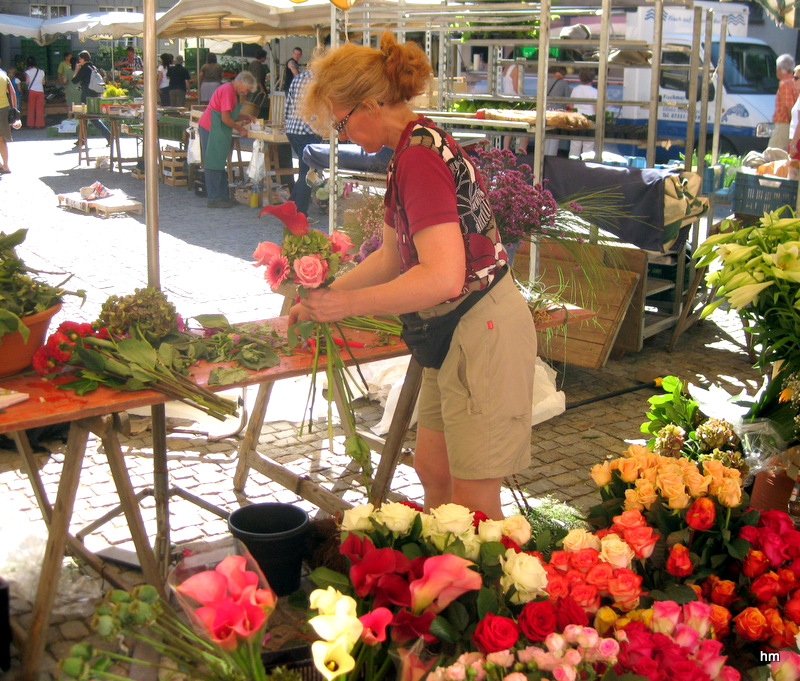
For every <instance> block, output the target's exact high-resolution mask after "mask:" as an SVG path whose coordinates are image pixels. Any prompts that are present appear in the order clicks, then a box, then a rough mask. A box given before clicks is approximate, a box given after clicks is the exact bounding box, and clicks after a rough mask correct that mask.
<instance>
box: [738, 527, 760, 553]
mask: <svg viewBox="0 0 800 681" xmlns="http://www.w3.org/2000/svg"><path fill="white" fill-rule="evenodd" d="M739 536H740V537H741V538H742V539H745V540H747V541H749V542H750V545H751V546H752V547H753V548H754V549H757V548H758V547H759V546H761V544H760V543H759V541H758V528H756V527H753V526H752V525H745V526H744V527H743V528H742V529H741V530H739Z"/></svg>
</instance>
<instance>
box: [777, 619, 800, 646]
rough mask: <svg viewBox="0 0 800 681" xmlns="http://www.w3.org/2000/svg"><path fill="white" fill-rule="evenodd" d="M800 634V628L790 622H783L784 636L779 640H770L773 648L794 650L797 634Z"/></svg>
mask: <svg viewBox="0 0 800 681" xmlns="http://www.w3.org/2000/svg"><path fill="white" fill-rule="evenodd" d="M798 633H800V627H798V626H797V625H796V624H795V623H794V622H792V621H790V620H783V636H782V637H780V638H779V639H778V638H776V639H774V642H773V639H770V645H772V647H773V648H778V649H779V650H780V649H782V648H793V647H794V646H795V640H796V637H797V634H798Z"/></svg>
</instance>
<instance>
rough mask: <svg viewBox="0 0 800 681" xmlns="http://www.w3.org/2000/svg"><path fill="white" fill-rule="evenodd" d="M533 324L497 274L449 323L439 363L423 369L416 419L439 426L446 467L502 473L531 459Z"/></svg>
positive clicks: (474, 475)
mask: <svg viewBox="0 0 800 681" xmlns="http://www.w3.org/2000/svg"><path fill="white" fill-rule="evenodd" d="M535 366H536V331H535V329H534V326H533V319H532V317H531V313H530V311H529V310H528V306H527V304H526V303H525V300H524V299H523V297H522V295H521V294H520V292H519V291H518V290H517V287H516V285H515V284H514V280H513V278H512V277H511V276H510V275H506V276H504V277H503V278H502V279H501V280H500V281H499V282H498V283H497V285H496V286H495V287H494V288H493V289H492V290H491V291H489V293H487V294H486V295H485V296H484V297H483V298H482V299H481V300H480V301H479V302H478V303H477V304H476V305H475V306H474V307H473V308H472V309H471V310H469V312H467V313H466V314H465V315H464V316H463V317H462V318H461V321H460V322H459V324H458V326H457V327H456V330H455V333H454V334H453V340H452V342H451V343H450V350H449V352H448V353H447V357H445V360H444V363H443V364H442V366H441V368H440V369H438V370H437V369H425V370H424V371H423V376H422V387H421V389H420V395H419V425H420V426H424V427H425V428H430V429H432V430H437V431H444V435H445V441H446V443H447V453H448V459H449V463H450V474H451V475H452V476H453V477H455V478H459V479H462V480H481V479H483V478H502V477H505V476H507V475H511V474H513V473H517V472H519V471H521V470H523V469H525V468H526V467H527V466H528V465H529V463H530V440H531V412H532V400H533V374H534V369H535Z"/></svg>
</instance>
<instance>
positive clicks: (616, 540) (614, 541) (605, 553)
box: [600, 534, 636, 568]
mask: <svg viewBox="0 0 800 681" xmlns="http://www.w3.org/2000/svg"><path fill="white" fill-rule="evenodd" d="M635 556H636V554H635V553H634V552H633V549H632V548H631V547H630V546H628V543H627V542H624V541H622V539H621V538H620V536H619V535H617V534H607V535H606V536H605V537H603V538H602V539H601V540H600V560H603V561H605V562H606V563H610V564H611V565H613V566H614V567H617V568H629V567H630V566H631V561H632V560H633V559H634V557H635Z"/></svg>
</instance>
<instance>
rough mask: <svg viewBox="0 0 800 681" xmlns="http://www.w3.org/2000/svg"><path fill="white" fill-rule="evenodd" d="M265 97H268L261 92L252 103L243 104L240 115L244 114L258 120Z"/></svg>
mask: <svg viewBox="0 0 800 681" xmlns="http://www.w3.org/2000/svg"><path fill="white" fill-rule="evenodd" d="M265 97H266V95H265V94H264V93H263V92H259V93H258V94H257V95H256V96H255V97H253V101H252V102H245V103H244V104H242V108H241V109H239V113H243V114H244V115H245V116H252V117H253V118H258V114H260V113H261V107H262V106H263V105H264V98H265Z"/></svg>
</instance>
